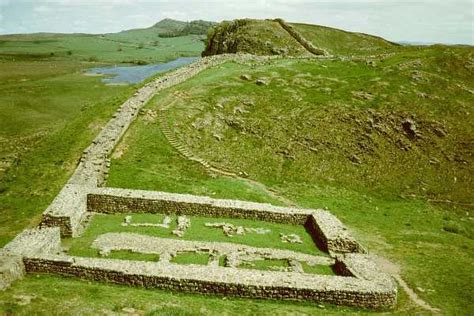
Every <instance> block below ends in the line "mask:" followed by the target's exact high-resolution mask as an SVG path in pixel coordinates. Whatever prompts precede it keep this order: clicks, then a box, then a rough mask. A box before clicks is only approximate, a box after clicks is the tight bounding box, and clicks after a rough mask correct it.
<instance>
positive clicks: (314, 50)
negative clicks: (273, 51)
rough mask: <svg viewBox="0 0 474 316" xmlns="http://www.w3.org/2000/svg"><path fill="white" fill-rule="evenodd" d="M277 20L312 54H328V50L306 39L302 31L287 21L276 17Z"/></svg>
mask: <svg viewBox="0 0 474 316" xmlns="http://www.w3.org/2000/svg"><path fill="white" fill-rule="evenodd" d="M275 21H276V22H278V23H279V24H280V25H281V27H282V28H283V29H285V31H287V32H288V34H290V35H291V36H292V37H293V38H294V39H295V40H297V41H298V43H300V44H301V46H303V47H304V48H305V49H306V50H307V51H309V52H310V53H311V54H314V55H328V52H326V51H325V50H324V49H321V48H317V47H316V46H314V45H313V43H311V42H310V41H308V40H307V39H305V38H304V37H303V35H301V33H300V32H298V31H297V30H295V28H294V27H293V26H292V25H290V24H288V23H286V22H285V21H284V20H283V19H275Z"/></svg>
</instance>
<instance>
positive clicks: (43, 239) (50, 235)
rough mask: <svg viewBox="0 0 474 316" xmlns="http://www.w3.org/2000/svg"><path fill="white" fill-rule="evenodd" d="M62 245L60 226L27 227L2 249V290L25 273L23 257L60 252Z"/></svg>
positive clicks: (0, 273) (0, 262)
mask: <svg viewBox="0 0 474 316" xmlns="http://www.w3.org/2000/svg"><path fill="white" fill-rule="evenodd" d="M60 247H61V240H60V233H59V228H57V227H54V228H46V229H39V228H35V229H26V230H24V231H23V232H21V233H20V234H18V236H16V237H15V238H14V239H13V240H12V241H11V242H10V243H8V244H7V245H6V246H5V247H4V248H3V249H1V250H0V290H3V289H5V288H7V287H8V286H9V285H10V284H11V283H12V282H13V281H15V280H17V279H20V278H22V277H23V275H24V274H25V268H24V266H23V261H22V260H23V258H24V257H27V256H35V255H38V254H44V253H58V252H59V251H60Z"/></svg>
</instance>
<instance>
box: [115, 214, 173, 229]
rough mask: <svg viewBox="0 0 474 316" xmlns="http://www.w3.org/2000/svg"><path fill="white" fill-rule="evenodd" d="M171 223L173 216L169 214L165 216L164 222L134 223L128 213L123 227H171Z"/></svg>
mask: <svg viewBox="0 0 474 316" xmlns="http://www.w3.org/2000/svg"><path fill="white" fill-rule="evenodd" d="M170 224H171V217H169V216H165V218H163V222H162V223H161V224H160V223H132V216H131V215H127V216H125V218H124V220H123V223H122V226H123V227H127V226H131V227H161V228H169V227H170Z"/></svg>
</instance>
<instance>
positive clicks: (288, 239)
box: [280, 233, 303, 244]
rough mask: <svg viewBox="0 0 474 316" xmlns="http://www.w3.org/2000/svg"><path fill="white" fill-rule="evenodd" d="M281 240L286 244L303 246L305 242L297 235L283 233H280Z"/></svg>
mask: <svg viewBox="0 0 474 316" xmlns="http://www.w3.org/2000/svg"><path fill="white" fill-rule="evenodd" d="M280 239H281V241H282V242H284V243H292V244H302V243H303V241H302V240H301V237H300V236H299V235H296V234H288V235H285V234H283V233H280Z"/></svg>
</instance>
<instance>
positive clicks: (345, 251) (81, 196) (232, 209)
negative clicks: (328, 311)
mask: <svg viewBox="0 0 474 316" xmlns="http://www.w3.org/2000/svg"><path fill="white" fill-rule="evenodd" d="M270 58H273V57H257V56H251V55H241V54H232V55H218V56H211V57H205V58H202V59H201V60H199V61H197V62H195V63H193V64H190V65H188V66H185V67H182V68H180V69H177V70H175V71H173V72H170V73H168V74H166V75H163V76H161V77H159V78H158V79H156V80H154V81H152V82H150V83H148V84H146V85H145V86H143V87H142V88H141V89H139V90H138V91H137V92H136V93H135V95H134V96H133V97H132V98H130V99H129V100H127V101H126V102H125V103H124V104H123V105H122V106H121V107H120V108H119V109H118V111H117V112H116V113H115V114H114V116H113V118H112V119H111V120H110V121H109V122H108V124H107V125H106V126H105V127H104V129H103V130H102V131H101V133H100V134H99V135H98V136H97V137H96V138H95V140H94V141H93V143H92V144H91V145H90V146H89V147H88V148H87V149H86V150H85V151H84V153H83V155H82V158H81V160H80V162H79V164H78V166H77V168H76V170H75V172H74V174H73V175H72V176H71V178H70V179H69V181H68V182H67V184H66V185H65V186H64V187H63V189H62V190H61V192H60V193H59V194H58V195H57V197H56V198H55V199H54V201H53V202H52V203H51V205H50V206H49V207H48V208H47V210H46V211H45V212H44V214H43V220H42V222H41V224H40V225H39V227H37V228H33V229H27V230H25V231H23V232H22V233H20V234H19V235H18V236H17V237H16V238H15V239H14V240H13V241H11V242H10V243H9V244H8V245H6V246H5V247H4V248H3V249H1V250H0V289H1V288H6V287H8V286H9V285H10V283H11V282H13V281H15V280H16V279H19V278H21V277H22V276H23V275H24V274H25V273H53V274H58V275H67V276H76V277H79V278H82V279H88V280H94V281H104V282H111V283H116V284H126V285H132V286H139V287H146V288H160V289H167V290H176V291H184V292H192V293H202V294H211V295H228V296H238V297H248V298H262V299H265V298H268V299H284V300H296V301H311V302H327V303H331V304H337V305H348V306H356V307H362V308H374V309H380V308H391V307H394V305H395V304H396V300H397V286H396V283H395V282H394V281H393V279H392V278H391V277H390V276H389V275H388V274H385V273H382V272H381V271H380V270H379V269H378V268H377V266H376V265H375V263H374V262H373V261H372V259H371V257H370V256H369V255H367V253H366V251H365V250H364V248H363V247H362V246H361V245H360V244H359V243H358V242H357V241H356V240H355V239H354V238H353V237H352V236H351V234H350V233H349V231H348V229H347V228H346V227H345V226H344V225H343V224H342V223H341V222H340V221H339V220H338V219H337V218H336V217H335V216H334V215H332V214H331V213H330V212H329V211H326V210H319V209H318V210H314V209H300V208H290V207H279V206H273V205H270V204H262V203H252V202H245V201H236V200H223V199H213V198H209V197H204V196H193V195H186V194H173V193H165V192H155V191H142V190H129V189H117V188H109V187H105V186H104V185H105V183H106V180H107V174H108V168H109V166H110V160H109V158H108V157H109V156H110V154H111V153H112V151H113V150H114V148H115V146H116V145H117V144H118V142H119V141H120V139H121V137H122V136H123V135H124V134H125V132H126V131H127V129H128V127H129V125H130V124H131V123H132V121H133V120H134V119H135V118H136V117H137V115H138V113H139V111H140V109H141V108H142V106H143V105H144V104H146V103H147V102H148V101H149V100H150V99H151V98H152V97H153V96H154V95H155V94H156V93H158V92H159V91H161V90H163V89H166V88H168V87H171V86H173V85H176V84H179V83H181V82H183V81H185V80H187V79H189V78H191V77H192V76H194V75H196V74H198V73H199V72H201V71H203V70H205V69H207V68H209V67H214V66H216V65H219V64H221V63H224V62H226V61H234V62H238V63H260V62H266V61H268V60H269V59H270ZM275 58H277V57H275ZM321 58H324V57H321ZM137 213H153V214H164V215H166V216H169V215H172V216H178V225H177V227H178V228H177V230H178V231H177V233H176V235H178V236H179V234H181V235H182V234H185V233H186V229H187V227H188V226H189V225H192V222H190V221H189V217H190V216H206V217H211V218H212V217H213V218H216V223H208V224H209V225H207V224H206V225H207V226H209V227H213V226H214V227H216V229H217V228H218V229H223V230H224V232H225V230H227V233H229V231H231V232H230V233H229V234H231V233H235V234H241V233H243V232H247V233H258V234H264V233H265V230H258V229H254V230H253V231H252V230H250V229H248V228H247V229H246V228H245V227H231V226H229V225H227V224H226V223H219V222H217V221H223V218H239V219H252V220H259V221H264V222H273V223H284V224H292V225H302V226H304V227H305V228H306V230H307V231H308V232H309V233H310V235H311V237H312V239H313V241H314V243H315V244H316V245H317V246H318V248H319V249H321V250H322V251H323V252H325V253H326V255H327V256H317V255H310V254H305V253H298V252H295V251H290V250H282V249H273V248H259V247H250V246H245V245H239V244H235V243H225V242H203V241H189V240H176V239H168V238H160V237H153V236H147V235H141V234H134V233H127V232H120V233H116V232H115V233H106V234H103V235H100V236H99V237H98V238H97V239H95V240H94V242H93V244H92V245H91V247H92V248H94V249H96V250H97V251H98V252H99V253H100V254H103V255H104V258H102V257H101V258H95V257H94V258H92V257H90V258H88V257H79V256H72V255H69V254H68V253H67V252H64V251H63V250H62V248H61V238H63V237H73V238H77V237H80V236H81V234H82V233H83V232H84V230H85V229H87V223H88V221H89V220H90V218H91V216H96V215H94V214H123V215H124V223H123V225H124V226H127V225H145V226H146V225H155V226H159V227H165V228H166V227H168V226H169V221H170V220H169V219H166V218H167V217H165V220H163V223H159V224H150V223H148V224H147V223H141V224H140V223H135V222H134V219H133V216H134V215H133V214H137ZM129 214H132V215H129ZM126 215H127V216H126ZM160 225H161V226H160ZM226 225H227V226H226ZM225 227H227V228H225ZM173 233H174V232H173ZM281 237H282V240H284V241H285V242H299V241H298V238H296V237H297V236H296V237H295V236H286V235H283V236H281ZM118 250H127V251H131V252H135V253H144V254H157V255H159V261H156V262H151V261H135V260H123V259H110V258H106V256H107V255H108V254H109V253H111V252H113V251H118ZM181 252H196V253H206V254H209V262H208V264H207V265H194V264H190V265H183V264H176V263H173V262H172V261H171V260H170V259H171V258H173V257H174V256H176V254H177V253H181ZM223 257H225V263H224V266H221V265H219V264H218V263H219V260H220V258H223ZM267 259H270V260H271V259H278V260H287V261H288V262H289V263H290V265H289V267H288V268H286V269H282V270H281V271H266V270H252V269H242V268H238V266H239V264H240V263H242V262H251V261H252V260H267ZM303 263H304V264H308V265H310V266H312V265H324V266H330V267H331V268H332V270H333V271H334V272H335V274H336V275H318V274H310V273H304V271H303V269H302V268H301V264H303Z"/></svg>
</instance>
